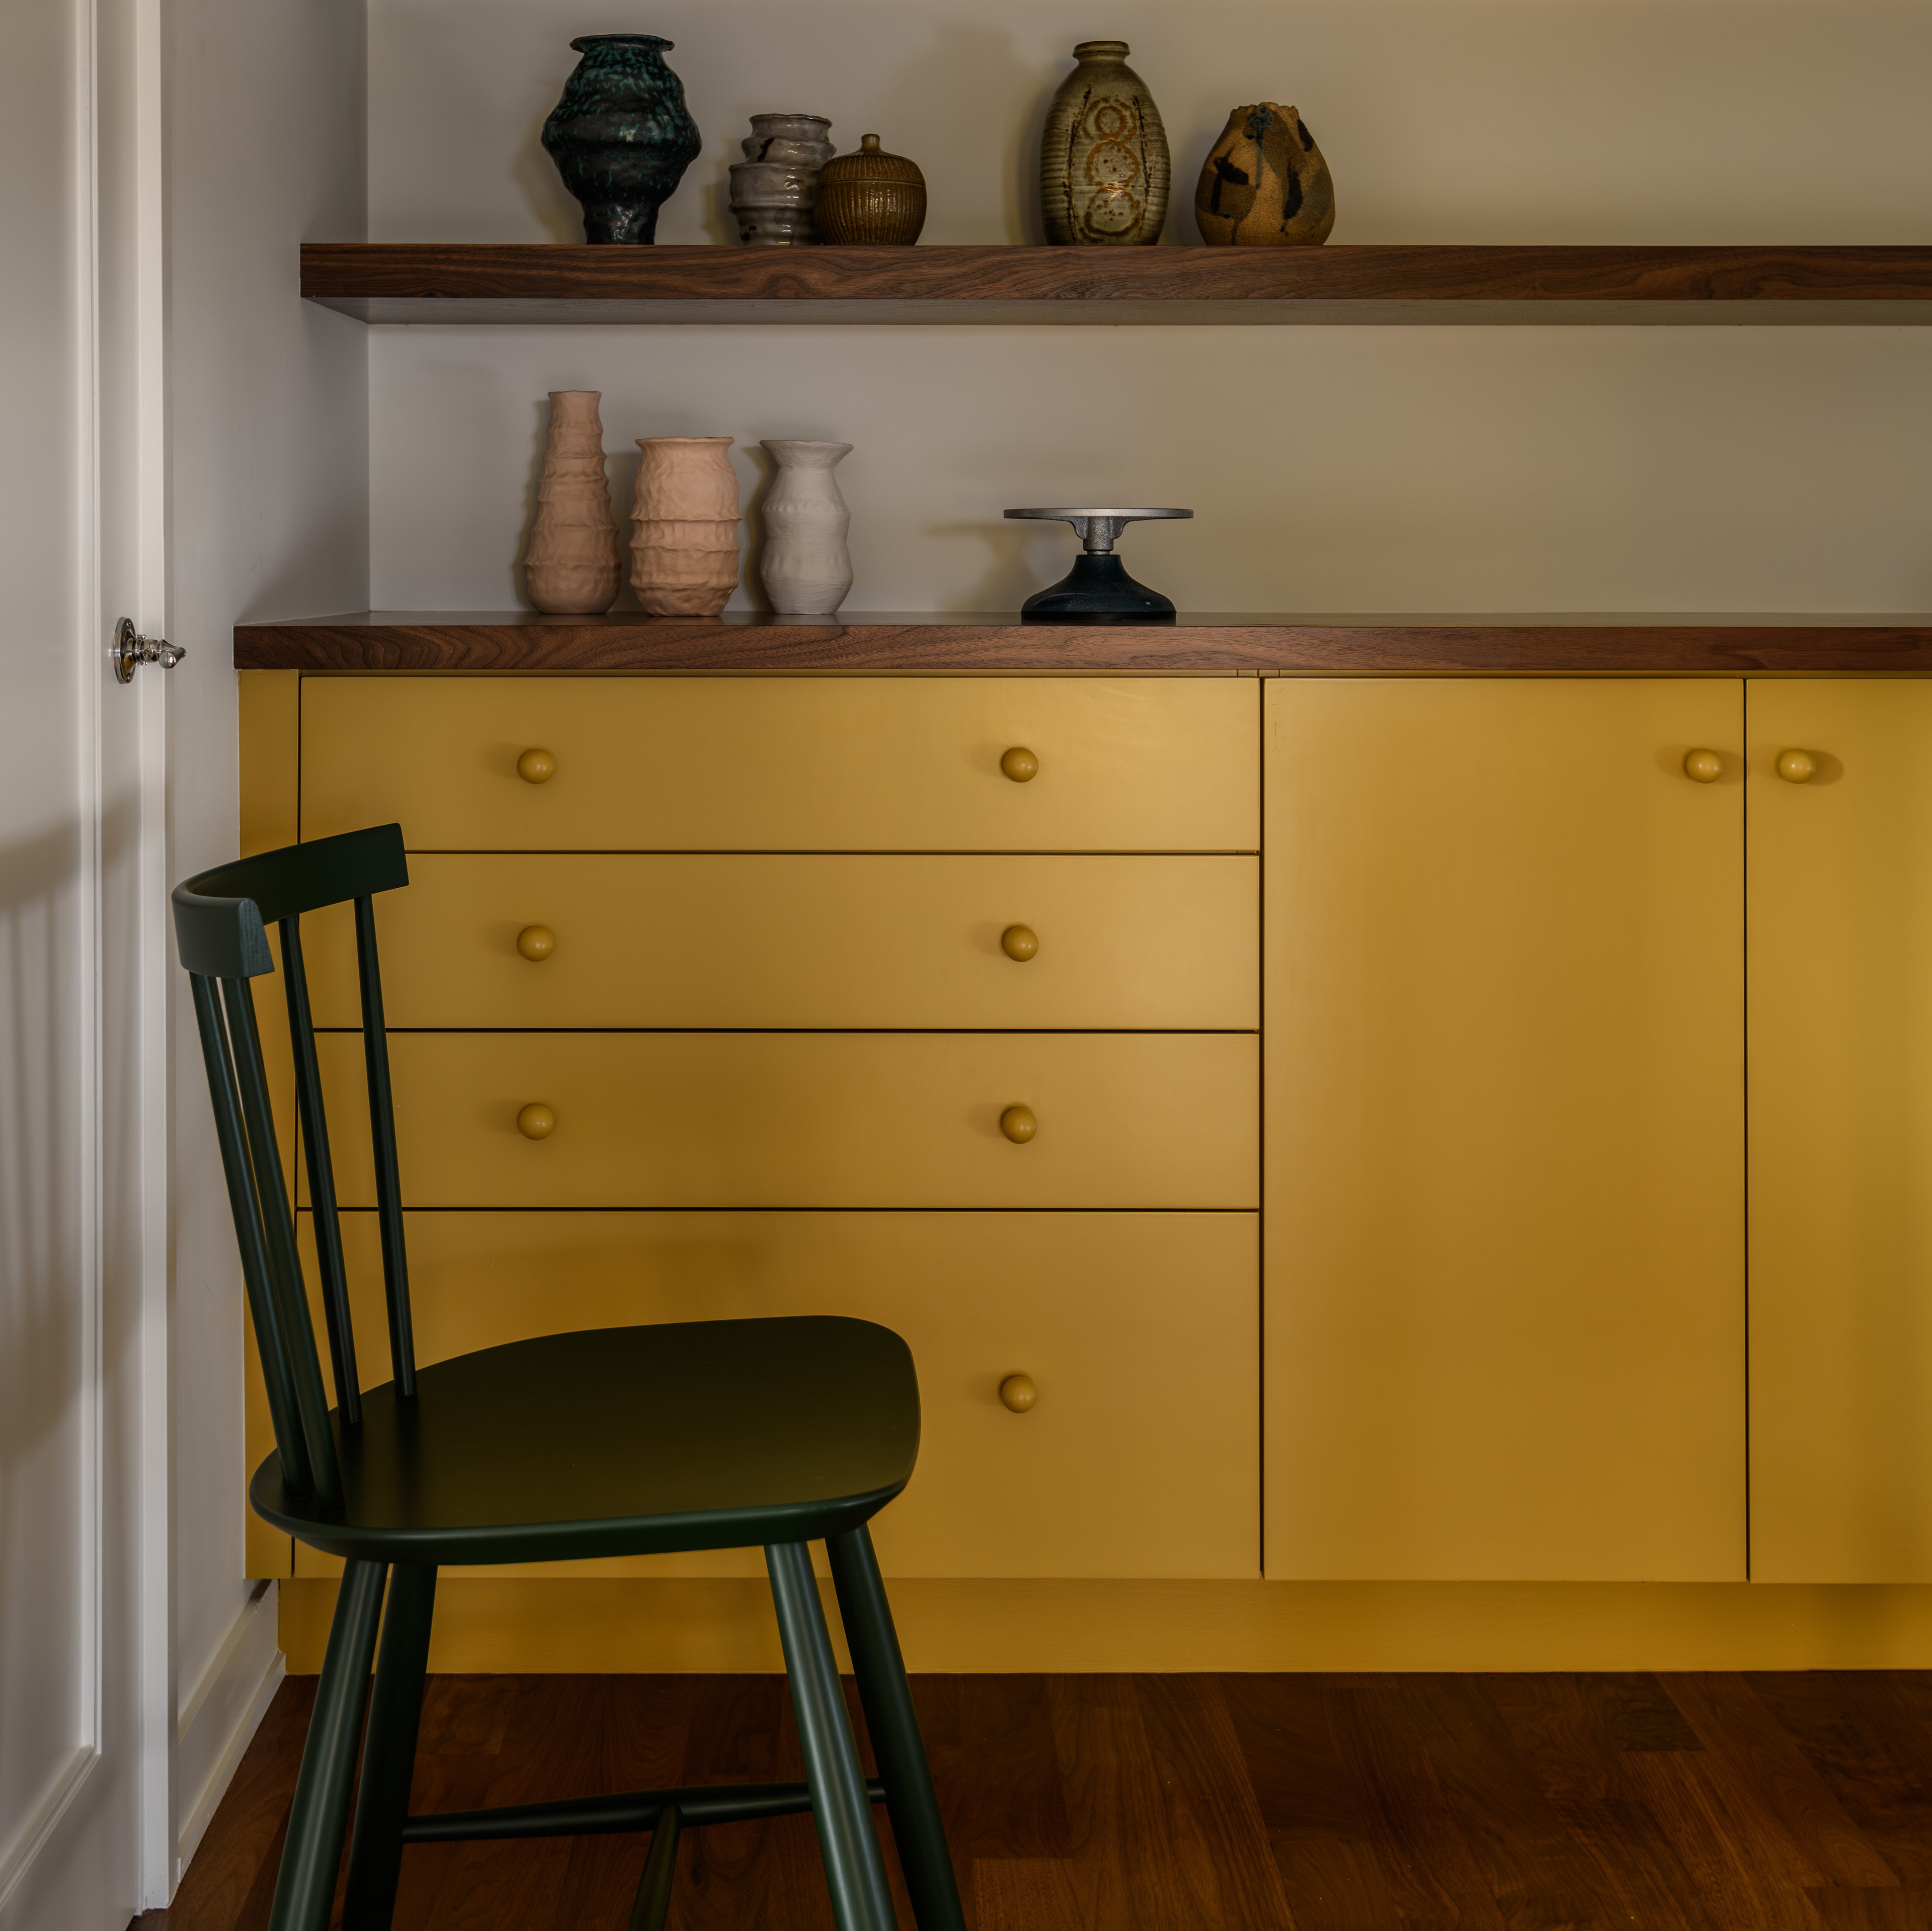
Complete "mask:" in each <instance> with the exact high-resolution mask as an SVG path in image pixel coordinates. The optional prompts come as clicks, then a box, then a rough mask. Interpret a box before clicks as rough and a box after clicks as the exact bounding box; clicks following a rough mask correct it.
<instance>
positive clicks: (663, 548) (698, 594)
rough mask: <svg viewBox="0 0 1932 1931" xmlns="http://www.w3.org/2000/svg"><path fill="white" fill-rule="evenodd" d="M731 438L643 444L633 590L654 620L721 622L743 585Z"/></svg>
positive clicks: (634, 514) (643, 440) (648, 439)
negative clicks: (719, 617) (717, 619)
mask: <svg viewBox="0 0 1932 1931" xmlns="http://www.w3.org/2000/svg"><path fill="white" fill-rule="evenodd" d="M731 442H732V439H731V438H730V436H640V437H638V439H637V447H638V448H640V450H642V451H643V458H642V460H641V461H640V463H638V466H637V495H636V497H635V499H634V501H633V502H632V504H631V526H632V529H633V531H634V534H633V535H632V536H631V589H634V591H636V592H637V601H638V603H639V604H641V605H642V606H643V608H644V610H646V612H647V613H649V615H651V616H654V617H715V616H717V615H718V613H719V612H720V611H721V610H723V609H724V606H725V604H726V603H727V601H729V599H730V595H731V592H733V590H734V589H736V587H737V584H738V478H737V476H736V473H735V472H733V469H732V467H731V458H730V456H729V455H727V454H726V453H725V452H726V451H728V450H729V449H730V447H731Z"/></svg>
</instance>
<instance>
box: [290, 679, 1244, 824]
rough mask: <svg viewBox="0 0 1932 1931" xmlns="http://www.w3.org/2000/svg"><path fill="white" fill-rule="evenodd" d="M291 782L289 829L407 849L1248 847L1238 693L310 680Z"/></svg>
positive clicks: (942, 682)
mask: <svg viewBox="0 0 1932 1931" xmlns="http://www.w3.org/2000/svg"><path fill="white" fill-rule="evenodd" d="M1019 749H1025V750H1027V751H1031V754H1033V759H1034V772H1033V775H1031V777H1030V778H1025V780H1024V781H1016V778H1014V777H1013V776H1010V775H1008V774H1007V771H1006V770H1005V769H1003V762H1002V761H1003V760H1004V759H1005V757H1006V754H1007V752H1008V751H1015V750H1019ZM526 751H542V752H545V753H547V754H548V757H549V760H550V763H549V767H548V769H547V775H545V773H544V766H542V765H541V764H540V763H530V764H527V765H524V767H523V768H524V769H525V770H526V771H527V772H529V775H532V776H541V781H540V782H537V783H531V782H529V781H526V778H525V777H523V776H520V775H519V766H520V764H521V763H523V754H524V753H525V752H526ZM1014 768H1015V769H1016V770H1023V769H1025V767H1024V766H1019V765H1016V766H1015V767H1014ZM1259 816H1260V772H1259V747H1258V746H1257V745H1256V742H1255V686H1254V684H1253V682H1252V680H1244V679H1236V678H1232V677H1221V678H1185V677H1175V678H1163V677H1141V678H1091V679H1088V678H1004V677H1001V678H979V677H954V678H919V677H898V678H892V677H881V678H869V677H868V678H769V677H758V678H730V677H691V678H674V677H673V678H629V679H626V678H588V679H586V678H555V677H528V678H460V677H455V678H452V677H366V678H365V677H340V678H330V677H315V678H308V679H305V680H304V681H303V684H302V836H303V837H304V838H320V837H323V836H325V835H327V834H329V833H330V832H346V831H351V830H353V829H356V827H357V826H362V825H371V824H384V823H389V822H391V821H392V820H393V821H395V822H398V823H401V826H402V827H403V831H404V835H405V836H406V837H407V839H408V841H409V844H410V849H411V850H413V851H787V852H795V851H1148V852H1154V851H1253V850H1254V849H1255V848H1256V844H1257V842H1258V839H1259Z"/></svg>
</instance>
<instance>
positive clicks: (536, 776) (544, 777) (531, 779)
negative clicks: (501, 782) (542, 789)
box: [517, 751, 556, 784]
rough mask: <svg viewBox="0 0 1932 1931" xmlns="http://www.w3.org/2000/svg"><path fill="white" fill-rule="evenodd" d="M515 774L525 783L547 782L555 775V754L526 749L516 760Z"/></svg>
mask: <svg viewBox="0 0 1932 1931" xmlns="http://www.w3.org/2000/svg"><path fill="white" fill-rule="evenodd" d="M517 776H518V777H519V778H521V779H522V780H523V782H524V783H525V784H548V783H549V782H550V780H551V779H552V778H554V777H555V776H556V753H555V752H554V751H525V752H524V753H523V756H522V757H520V758H518V759H517Z"/></svg>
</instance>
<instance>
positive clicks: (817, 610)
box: [758, 439, 852, 616]
mask: <svg viewBox="0 0 1932 1931" xmlns="http://www.w3.org/2000/svg"><path fill="white" fill-rule="evenodd" d="M760 446H761V447H763V448H765V449H766V450H769V451H770V452H771V456H772V460H773V461H774V462H775V463H777V465H778V476H777V478H776V480H775V481H774V482H773V483H772V487H771V489H770V491H769V493H768V494H767V495H766V498H765V502H764V526H765V548H764V554H763V556H761V557H760V559H759V562H758V576H759V579H760V581H761V582H762V583H763V585H764V586H765V595H766V597H767V598H769V599H770V601H771V606H772V609H773V610H776V611H778V612H779V613H781V614H797V615H801V616H829V614H830V613H832V611H834V610H836V609H838V606H839V605H840V604H842V603H843V602H844V601H845V593H846V592H847V591H848V590H849V589H851V587H852V556H851V553H850V551H849V550H847V548H846V547H845V532H847V530H848V529H850V527H851V524H852V512H851V511H850V510H849V509H847V508H846V506H845V499H844V497H843V496H841V495H840V494H839V493H838V480H837V478H835V477H834V476H833V475H832V471H833V470H834V469H836V468H837V467H838V463H839V460H840V459H841V457H846V456H849V455H850V454H851V453H852V445H851V444H850V443H849V442H799V441H796V440H790V439H777V440H773V441H771V442H766V443H764V444H763V445H760Z"/></svg>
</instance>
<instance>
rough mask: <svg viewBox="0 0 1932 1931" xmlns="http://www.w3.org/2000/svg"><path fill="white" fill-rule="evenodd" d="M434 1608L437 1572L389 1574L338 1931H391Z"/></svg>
mask: <svg viewBox="0 0 1932 1931" xmlns="http://www.w3.org/2000/svg"><path fill="white" fill-rule="evenodd" d="M435 1607H436V1571H435V1570H434V1568H419V1567H416V1565H414V1564H402V1563H398V1564H396V1566H395V1567H394V1568H393V1569H392V1570H391V1571H390V1573H389V1606H388V1609H387V1612H386V1614H385V1615H384V1616H383V1647H382V1650H381V1651H380V1654H379V1655H378V1656H377V1660H376V1687H375V1689H374V1691H373V1692H372V1693H371V1696H370V1698H369V1726H368V1731H367V1732H366V1733H365V1735H364V1737H363V1740H362V1778H361V1780H360V1781H359V1783H358V1784H357V1786H356V1828H355V1830H354V1831H353V1834H352V1835H351V1836H350V1840H349V1886H348V1891H347V1895H346V1896H345V1897H344V1900H343V1907H342V1931H389V1925H390V1922H391V1921H392V1919H393V1918H395V1912H396V1885H397V1883H398V1881H399V1880H400V1879H401V1876H402V1874H403V1822H404V1819H405V1818H407V1816H408V1815H409V1811H410V1782H411V1780H412V1778H413V1775H414V1773H415V1771H416V1732H417V1731H418V1729H419V1727H420V1726H421V1724H422V1699H423V1677H424V1674H425V1671H426V1670H427V1669H428V1666H429V1632H430V1623H431V1617H432V1615H433V1613H434V1609H435Z"/></svg>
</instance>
